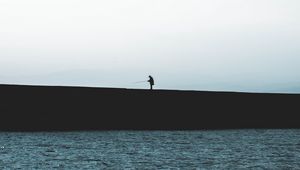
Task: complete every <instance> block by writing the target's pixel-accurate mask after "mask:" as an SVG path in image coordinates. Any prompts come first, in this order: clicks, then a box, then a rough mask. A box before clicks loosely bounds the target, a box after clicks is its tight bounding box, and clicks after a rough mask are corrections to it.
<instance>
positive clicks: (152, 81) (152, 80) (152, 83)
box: [148, 76, 154, 90]
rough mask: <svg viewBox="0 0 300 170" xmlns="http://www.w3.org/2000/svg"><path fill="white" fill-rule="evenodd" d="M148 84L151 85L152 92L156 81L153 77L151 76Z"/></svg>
mask: <svg viewBox="0 0 300 170" xmlns="http://www.w3.org/2000/svg"><path fill="white" fill-rule="evenodd" d="M148 82H149V83H150V90H153V85H154V79H153V77H152V76H149V80H148Z"/></svg>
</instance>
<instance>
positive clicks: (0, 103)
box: [0, 85, 300, 131]
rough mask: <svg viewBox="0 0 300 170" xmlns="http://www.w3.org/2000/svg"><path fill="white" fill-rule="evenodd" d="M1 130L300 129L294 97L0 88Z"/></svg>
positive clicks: (298, 98)
mask: <svg viewBox="0 0 300 170" xmlns="http://www.w3.org/2000/svg"><path fill="white" fill-rule="evenodd" d="M0 94H1V95H0V109H1V119H0V130H1V131H53V130H59V131H62V130H199V129H230V128H300V119H298V114H299V113H300V107H299V101H300V95H299V94H272V93H269V94H267V93H235V92H208V91H178V90H153V91H150V90H137V89H121V88H119V89H117V88H87V87H59V86H21V85H0Z"/></svg>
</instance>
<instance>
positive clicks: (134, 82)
mask: <svg viewBox="0 0 300 170" xmlns="http://www.w3.org/2000/svg"><path fill="white" fill-rule="evenodd" d="M147 81H148V80H144V81H136V82H133V83H144V82H147Z"/></svg>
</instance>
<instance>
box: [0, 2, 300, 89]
mask: <svg viewBox="0 0 300 170" xmlns="http://www.w3.org/2000/svg"><path fill="white" fill-rule="evenodd" d="M299 6H300V1H298V0H251V1H249V0H226V1H224V0H184V1H183V0H143V1H142V0H110V1H99V0H88V1H83V0H51V1H41V0H26V1H24V0H1V1H0V84H28V85H32V84H34V85H68V86H96V87H119V88H148V84H147V83H140V84H138V83H134V82H136V81H142V80H147V79H148V75H152V76H153V77H154V79H155V83H156V85H155V87H154V88H159V89H181V90H216V91H248V92H289V93H299V92H300V67H299V66H300V48H299V44H300V11H299Z"/></svg>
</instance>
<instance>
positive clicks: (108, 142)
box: [0, 129, 300, 169]
mask: <svg viewBox="0 0 300 170" xmlns="http://www.w3.org/2000/svg"><path fill="white" fill-rule="evenodd" d="M251 168H252V169H300V130H293V129H290V130H255V129H253V130H201V131H94V132H37V133H21V132H19V133H15V132H0V169H251Z"/></svg>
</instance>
